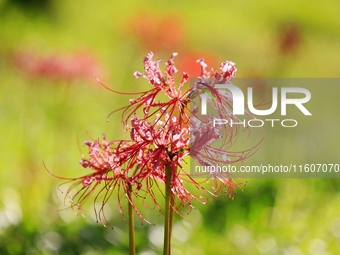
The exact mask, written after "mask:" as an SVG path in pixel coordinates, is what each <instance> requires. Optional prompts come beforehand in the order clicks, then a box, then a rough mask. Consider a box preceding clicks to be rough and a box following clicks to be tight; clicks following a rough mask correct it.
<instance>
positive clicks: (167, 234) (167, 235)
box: [163, 165, 173, 255]
mask: <svg viewBox="0 0 340 255" xmlns="http://www.w3.org/2000/svg"><path fill="white" fill-rule="evenodd" d="M165 174H166V185H165V219H164V250H163V254H164V255H170V254H171V234H172V223H173V220H172V218H173V209H172V207H171V202H172V201H173V199H172V195H171V178H172V169H171V166H170V165H168V166H167V167H166V173H165Z"/></svg>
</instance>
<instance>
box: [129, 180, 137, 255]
mask: <svg viewBox="0 0 340 255" xmlns="http://www.w3.org/2000/svg"><path fill="white" fill-rule="evenodd" d="M131 192H132V189H131V186H130V187H129V193H128V196H129V202H128V207H129V249H130V255H136V248H135V225H134V219H133V208H132V205H131V203H130V201H131V199H132V197H131Z"/></svg>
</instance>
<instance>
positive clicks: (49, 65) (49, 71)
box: [12, 51, 101, 81]
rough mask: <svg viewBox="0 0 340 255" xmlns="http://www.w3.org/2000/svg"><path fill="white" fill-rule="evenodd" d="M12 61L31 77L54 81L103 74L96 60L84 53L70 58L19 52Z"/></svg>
mask: <svg viewBox="0 0 340 255" xmlns="http://www.w3.org/2000/svg"><path fill="white" fill-rule="evenodd" d="M12 59H13V62H14V64H15V66H17V67H18V68H19V69H20V70H22V71H23V72H24V73H26V74H28V75H30V76H31V77H43V78H47V79H50V80H53V81H62V80H66V81H71V80H74V79H77V78H78V79H79V78H81V79H89V78H92V74H93V73H94V72H95V73H98V72H101V70H100V68H99V65H98V63H97V62H96V61H95V60H94V58H93V57H91V56H90V55H89V54H88V53H84V52H83V53H75V54H71V55H69V56H59V55H52V56H39V55H36V54H34V53H33V52H28V51H17V52H16V53H15V54H14V55H13V57H12Z"/></svg>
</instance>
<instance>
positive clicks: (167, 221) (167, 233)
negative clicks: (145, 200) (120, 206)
mask: <svg viewBox="0 0 340 255" xmlns="http://www.w3.org/2000/svg"><path fill="white" fill-rule="evenodd" d="M165 175H166V185H165V218H164V246H163V247H164V248H163V254H164V255H170V254H171V234H172V224H173V218H174V210H173V209H172V207H171V204H173V197H172V195H171V178H172V168H171V167H170V166H167V167H166V173H165ZM130 191H131V189H130ZM128 196H129V200H130V201H131V199H132V197H131V192H129V194H128ZM128 205H129V206H128V207H129V249H130V255H136V247H135V229H134V217H133V216H134V210H133V208H132V205H131V203H128Z"/></svg>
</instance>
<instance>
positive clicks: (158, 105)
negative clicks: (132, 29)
mask: <svg viewBox="0 0 340 255" xmlns="http://www.w3.org/2000/svg"><path fill="white" fill-rule="evenodd" d="M175 56H177V53H173V54H172V56H171V58H170V59H169V60H168V61H167V62H166V70H165V73H164V74H163V73H162V71H161V69H160V67H159V63H160V60H156V61H154V60H153V59H152V58H153V53H152V52H150V53H149V54H148V55H147V56H146V57H145V58H144V70H145V72H144V73H141V72H135V73H134V76H135V77H136V78H138V77H144V78H146V79H147V80H148V81H149V83H150V84H151V85H152V88H151V89H150V90H148V91H145V92H141V93H133V94H139V97H138V98H137V99H131V100H130V105H128V106H125V107H123V108H120V109H118V110H116V111H114V112H112V113H115V112H117V111H120V110H123V115H122V121H123V123H124V125H125V126H127V123H128V121H129V119H130V118H131V117H132V116H133V115H135V114H136V112H137V110H138V109H141V108H143V113H144V119H148V118H149V117H151V116H152V115H154V114H156V113H159V112H168V113H169V114H170V116H172V115H174V114H178V115H179V117H180V120H181V121H182V122H184V123H187V122H188V120H189V117H188V114H187V112H188V111H189V109H188V107H187V104H188V103H189V101H190V99H189V97H188V96H189V94H190V90H186V91H183V86H184V84H185V82H187V80H188V79H189V76H188V75H187V74H186V73H183V76H182V80H181V82H180V83H179V86H178V88H176V86H175V78H174V75H175V73H176V72H177V69H176V67H175V65H174V57H175ZM112 91H113V90H112ZM114 92H116V91H114ZM161 92H163V93H164V94H165V95H166V96H167V97H168V98H169V101H165V102H164V101H163V102H161V101H159V100H158V97H157V96H158V95H159V94H160V93H161ZM118 93H120V94H124V93H121V92H118ZM112 113H111V114H112Z"/></svg>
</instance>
